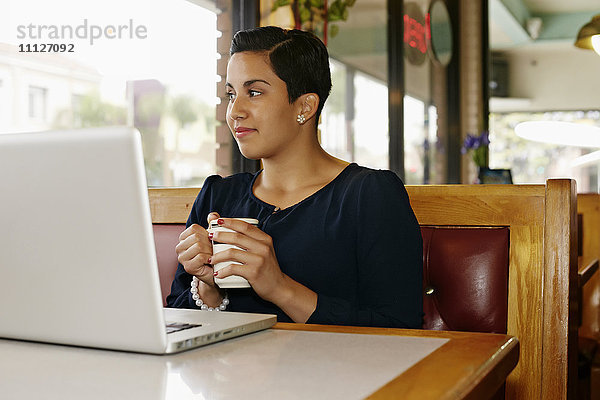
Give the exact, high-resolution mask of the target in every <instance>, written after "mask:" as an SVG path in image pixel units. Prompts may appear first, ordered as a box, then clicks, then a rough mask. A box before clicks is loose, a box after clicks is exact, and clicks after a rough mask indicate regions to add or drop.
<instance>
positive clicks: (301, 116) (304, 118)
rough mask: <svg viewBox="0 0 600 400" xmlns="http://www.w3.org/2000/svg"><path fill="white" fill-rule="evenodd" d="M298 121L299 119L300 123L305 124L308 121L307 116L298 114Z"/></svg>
mask: <svg viewBox="0 0 600 400" xmlns="http://www.w3.org/2000/svg"><path fill="white" fill-rule="evenodd" d="M296 121H298V123H299V124H303V123H304V122H305V121H306V117H305V116H304V115H303V114H298V116H297V117H296Z"/></svg>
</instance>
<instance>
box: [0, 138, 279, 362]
mask: <svg viewBox="0 0 600 400" xmlns="http://www.w3.org/2000/svg"><path fill="white" fill-rule="evenodd" d="M275 322H276V316H274V315H265V314H247V313H232V312H215V311H200V310H178V309H163V307H162V299H161V291H160V283H159V275H158V268H157V263H156V254H155V248H154V238H153V233H152V221H151V216H150V209H149V204H148V192H147V187H146V177H145V173H144V161H143V155H142V145H141V137H140V134H139V132H138V131H137V130H135V129H133V128H125V127H110V128H93V129H81V130H71V131H53V132H39V133H25V134H0V337H3V338H13V339H22V340H31V341H41V342H50V343H60V344H68V345H76V346H86V347H97V348H106V349H116V350H124V351H135V352H144V353H155V354H164V353H173V352H178V351H182V350H185V349H189V348H193V347H198V346H202V345H205V344H208V343H212V342H215V341H220V340H223V339H227V338H232V337H235V336H239V335H242V334H246V333H250V332H255V331H258V330H261V329H266V328H268V327H270V326H272V325H273V324H274V323H275ZM173 323H174V324H176V325H175V326H177V327H178V329H179V328H185V329H181V330H178V331H174V332H171V333H169V334H167V328H166V325H167V324H173ZM171 330H173V329H171Z"/></svg>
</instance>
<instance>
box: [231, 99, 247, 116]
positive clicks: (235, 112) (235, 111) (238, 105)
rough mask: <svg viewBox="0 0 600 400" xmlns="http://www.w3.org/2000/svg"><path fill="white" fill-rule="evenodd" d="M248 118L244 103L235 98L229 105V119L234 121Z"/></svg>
mask: <svg viewBox="0 0 600 400" xmlns="http://www.w3.org/2000/svg"><path fill="white" fill-rule="evenodd" d="M245 116H246V111H245V108H244V104H243V101H241V100H240V98H238V97H235V98H234V99H233V100H231V102H230V103H229V118H231V119H232V120H236V119H240V118H244V117H245Z"/></svg>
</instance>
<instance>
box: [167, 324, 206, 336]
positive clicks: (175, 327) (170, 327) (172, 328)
mask: <svg viewBox="0 0 600 400" xmlns="http://www.w3.org/2000/svg"><path fill="white" fill-rule="evenodd" d="M199 326H202V325H194V324H186V323H182V322H167V334H169V333H175V332H179V331H183V330H185V329H191V328H197V327H199Z"/></svg>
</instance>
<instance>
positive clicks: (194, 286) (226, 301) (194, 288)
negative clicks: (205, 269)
mask: <svg viewBox="0 0 600 400" xmlns="http://www.w3.org/2000/svg"><path fill="white" fill-rule="evenodd" d="M199 282H200V281H198V278H196V277H195V276H194V277H192V283H191V286H192V287H191V288H190V292H192V299H194V301H195V302H196V305H197V306H198V307H200V309H201V310H208V311H225V309H226V308H227V305H228V304H229V298H228V297H227V293H225V298H223V301H222V302H221V304H220V305H219V306H218V307H209V306H208V305H206V304H204V302H203V301H202V299H201V298H200V295H199V294H198V283H199Z"/></svg>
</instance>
